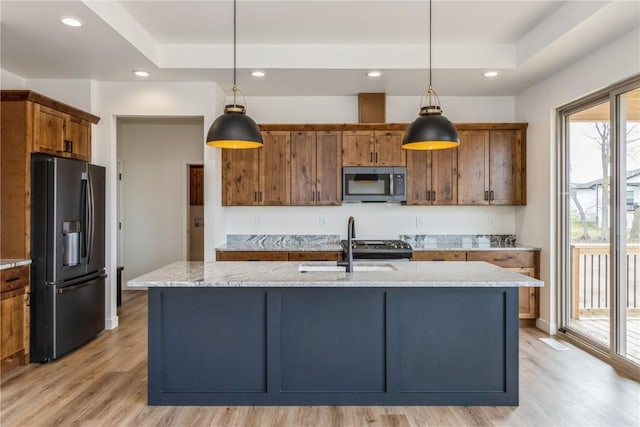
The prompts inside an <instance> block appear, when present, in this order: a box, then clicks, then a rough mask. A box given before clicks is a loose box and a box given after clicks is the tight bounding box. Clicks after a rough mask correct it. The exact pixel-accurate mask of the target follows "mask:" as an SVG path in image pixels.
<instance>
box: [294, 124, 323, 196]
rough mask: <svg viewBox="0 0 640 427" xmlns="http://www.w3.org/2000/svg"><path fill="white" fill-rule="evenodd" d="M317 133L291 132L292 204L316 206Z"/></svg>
mask: <svg viewBox="0 0 640 427" xmlns="http://www.w3.org/2000/svg"><path fill="white" fill-rule="evenodd" d="M316 150H317V140H316V132H312V131H310V132H305V131H300V132H291V204H292V205H315V204H316V180H317V169H316V167H317V165H316Z"/></svg>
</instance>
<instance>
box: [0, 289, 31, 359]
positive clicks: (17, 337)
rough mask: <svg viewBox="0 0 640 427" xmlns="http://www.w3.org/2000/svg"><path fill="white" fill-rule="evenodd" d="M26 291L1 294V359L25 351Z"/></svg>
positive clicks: (19, 290) (17, 290) (20, 290)
mask: <svg viewBox="0 0 640 427" xmlns="http://www.w3.org/2000/svg"><path fill="white" fill-rule="evenodd" d="M25 289H26V288H20V289H15V290H13V291H9V292H4V293H2V294H0V359H5V358H6V357H9V356H13V355H15V354H16V353H18V352H20V351H24V341H25V339H24V330H25V328H24V314H25Z"/></svg>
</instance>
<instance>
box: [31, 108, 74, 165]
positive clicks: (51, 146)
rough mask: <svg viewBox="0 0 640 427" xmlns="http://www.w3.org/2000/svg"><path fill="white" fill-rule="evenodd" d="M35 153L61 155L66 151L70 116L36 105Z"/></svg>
mask: <svg viewBox="0 0 640 427" xmlns="http://www.w3.org/2000/svg"><path fill="white" fill-rule="evenodd" d="M33 118H34V124H35V127H34V138H33V151H35V152H41V153H48V154H53V155H57V156H59V155H61V154H62V153H64V151H65V146H64V144H65V142H64V141H65V140H66V139H67V126H68V123H69V115H68V114H66V113H62V112H60V111H57V110H54V109H53V108H48V107H45V106H44V105H39V104H34V106H33Z"/></svg>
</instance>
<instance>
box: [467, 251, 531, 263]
mask: <svg viewBox="0 0 640 427" xmlns="http://www.w3.org/2000/svg"><path fill="white" fill-rule="evenodd" d="M467 261H485V262H489V263H491V264H495V265H498V266H500V267H535V265H536V264H535V252H527V251H477V252H475V251H474V252H467Z"/></svg>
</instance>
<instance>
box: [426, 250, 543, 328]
mask: <svg viewBox="0 0 640 427" xmlns="http://www.w3.org/2000/svg"><path fill="white" fill-rule="evenodd" d="M413 260H414V261H484V262H488V263H490V264H495V265H497V266H499V267H502V268H505V269H507V270H510V271H513V272H515V273H519V274H524V275H525V276H529V277H533V278H534V279H539V278H540V252H539V251H525V250H523V251H520V250H516V251H437V250H433V251H430V250H422V251H421V250H416V251H413ZM539 289H540V288H520V293H519V298H518V301H519V303H518V315H519V318H520V320H525V319H531V320H534V319H537V318H538V315H539V307H538V301H539V299H540V298H539V295H540V290H539Z"/></svg>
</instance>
